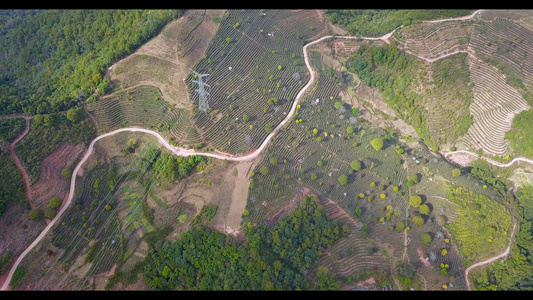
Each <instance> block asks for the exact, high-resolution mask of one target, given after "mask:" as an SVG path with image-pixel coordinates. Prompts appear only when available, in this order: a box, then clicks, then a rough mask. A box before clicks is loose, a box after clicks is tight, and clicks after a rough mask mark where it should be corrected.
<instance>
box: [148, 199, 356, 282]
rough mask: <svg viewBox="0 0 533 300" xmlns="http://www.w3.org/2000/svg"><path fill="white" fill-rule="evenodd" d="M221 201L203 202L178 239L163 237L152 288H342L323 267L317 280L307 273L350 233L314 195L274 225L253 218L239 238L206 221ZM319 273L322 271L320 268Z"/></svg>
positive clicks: (153, 259) (154, 252)
mask: <svg viewBox="0 0 533 300" xmlns="http://www.w3.org/2000/svg"><path fill="white" fill-rule="evenodd" d="M215 213H216V207H204V208H203V209H202V212H201V213H200V214H199V215H197V216H196V217H195V219H194V221H193V223H192V224H191V229H190V230H189V231H187V232H185V233H184V234H182V236H181V238H180V239H179V240H178V241H176V242H171V241H162V240H158V241H156V242H155V243H153V247H152V248H151V249H150V254H149V258H148V261H147V262H146V263H145V268H144V276H145V280H146V282H147V284H148V286H149V287H150V289H153V290H309V289H337V288H338V284H339V283H338V282H337V281H336V280H335V279H334V278H333V277H332V276H329V274H328V272H326V271H324V270H322V269H321V271H320V272H317V275H318V277H319V281H318V284H317V286H315V284H314V283H312V282H311V281H309V280H308V279H307V278H306V276H305V274H306V272H307V270H309V269H310V268H311V267H312V266H313V264H314V263H316V262H317V261H318V258H319V257H320V256H321V255H322V254H323V251H324V250H325V249H327V248H330V247H331V246H332V245H333V243H334V242H335V241H336V240H338V239H339V238H341V237H342V236H343V235H345V234H347V233H348V232H347V230H348V229H347V227H344V226H343V227H342V228H341V226H340V225H338V224H337V221H332V220H330V219H329V216H328V215H327V214H326V213H325V212H324V210H323V208H322V207H321V206H319V205H318V203H317V201H316V200H315V198H313V197H307V196H306V197H304V198H303V199H302V202H301V204H300V205H299V206H298V207H297V208H296V210H295V211H293V212H292V213H289V215H287V216H285V217H282V219H280V220H279V221H278V222H277V223H276V225H275V226H274V228H269V227H267V226H265V225H262V224H261V225H257V226H256V227H254V226H252V225H251V224H248V227H247V229H246V236H247V239H246V240H245V241H244V242H238V241H236V240H234V239H232V238H231V237H229V236H226V235H223V234H221V233H219V232H216V231H213V230H211V229H209V228H208V227H207V225H208V222H209V220H210V218H212V217H213V216H214V215H215ZM318 273H319V274H318Z"/></svg>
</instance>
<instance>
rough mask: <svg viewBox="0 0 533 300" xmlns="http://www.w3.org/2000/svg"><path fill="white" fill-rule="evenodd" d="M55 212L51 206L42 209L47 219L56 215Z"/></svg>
mask: <svg viewBox="0 0 533 300" xmlns="http://www.w3.org/2000/svg"><path fill="white" fill-rule="evenodd" d="M56 214H57V212H56V210H55V209H53V208H47V209H45V210H44V217H45V218H47V219H53V218H54V217H55V216H56Z"/></svg>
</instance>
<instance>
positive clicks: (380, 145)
mask: <svg viewBox="0 0 533 300" xmlns="http://www.w3.org/2000/svg"><path fill="white" fill-rule="evenodd" d="M370 145H372V147H373V148H374V149H376V150H381V148H383V140H382V139H380V138H375V139H373V140H372V141H370Z"/></svg>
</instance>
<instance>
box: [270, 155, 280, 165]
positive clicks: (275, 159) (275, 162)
mask: <svg viewBox="0 0 533 300" xmlns="http://www.w3.org/2000/svg"><path fill="white" fill-rule="evenodd" d="M270 164H271V165H273V166H275V165H277V164H278V159H277V158H276V157H271V158H270Z"/></svg>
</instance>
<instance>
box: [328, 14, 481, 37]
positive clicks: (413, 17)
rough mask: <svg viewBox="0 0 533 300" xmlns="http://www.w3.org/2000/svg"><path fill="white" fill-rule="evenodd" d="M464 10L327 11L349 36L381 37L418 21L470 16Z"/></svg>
mask: <svg viewBox="0 0 533 300" xmlns="http://www.w3.org/2000/svg"><path fill="white" fill-rule="evenodd" d="M470 13H471V11H470V10H466V9H432V10H424V9H401V10H398V9H342V10H341V9H327V10H326V14H327V16H328V18H329V20H330V21H331V23H333V24H341V25H344V26H345V27H346V29H347V30H348V32H349V34H350V35H356V36H381V35H383V34H386V33H389V32H391V31H392V30H393V29H396V28H397V27H399V26H402V25H403V26H408V25H411V24H413V23H415V22H418V21H423V20H432V19H443V18H453V17H462V16H466V15H468V14H470Z"/></svg>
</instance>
